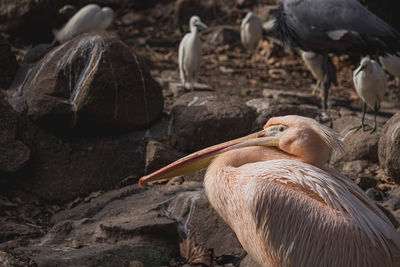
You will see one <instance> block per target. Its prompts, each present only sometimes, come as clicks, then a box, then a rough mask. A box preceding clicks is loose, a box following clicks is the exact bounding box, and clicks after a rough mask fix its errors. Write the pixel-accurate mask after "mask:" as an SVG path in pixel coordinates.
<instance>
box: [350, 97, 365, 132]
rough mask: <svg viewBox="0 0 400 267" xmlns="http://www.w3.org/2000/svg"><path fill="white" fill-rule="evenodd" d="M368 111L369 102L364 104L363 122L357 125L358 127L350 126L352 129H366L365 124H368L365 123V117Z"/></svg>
mask: <svg viewBox="0 0 400 267" xmlns="http://www.w3.org/2000/svg"><path fill="white" fill-rule="evenodd" d="M366 111H367V103H364V106H363V115H362V119H361V124H360V125H358V126H356V127H353V128H350V131H352V130H356V132H357V131H358V130H360V129H361V128H362V129H363V131H365V125H366V124H364V119H365V112H366Z"/></svg>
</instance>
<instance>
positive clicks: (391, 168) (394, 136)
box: [379, 113, 400, 183]
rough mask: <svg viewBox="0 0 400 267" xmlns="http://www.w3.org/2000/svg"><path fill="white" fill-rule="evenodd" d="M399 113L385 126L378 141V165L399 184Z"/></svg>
mask: <svg viewBox="0 0 400 267" xmlns="http://www.w3.org/2000/svg"><path fill="white" fill-rule="evenodd" d="M399 129H400V113H397V114H396V115H394V116H393V117H392V118H390V120H388V121H387V122H386V124H385V127H384V128H383V130H382V137H381V138H380V140H379V163H380V165H381V166H382V168H383V169H384V171H385V173H386V174H387V175H388V176H390V177H391V178H393V179H394V180H395V182H396V183H400V131H399Z"/></svg>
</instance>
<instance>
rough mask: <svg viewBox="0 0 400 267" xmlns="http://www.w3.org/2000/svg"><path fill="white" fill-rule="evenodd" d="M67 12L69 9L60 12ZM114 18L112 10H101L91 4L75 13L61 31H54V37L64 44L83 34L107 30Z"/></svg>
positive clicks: (104, 8)
mask: <svg viewBox="0 0 400 267" xmlns="http://www.w3.org/2000/svg"><path fill="white" fill-rule="evenodd" d="M64 9H65V11H64ZM67 10H69V9H66V7H64V8H62V9H60V11H59V12H60V13H65V12H66V11H67ZM113 18H114V11H113V10H112V9H111V8H109V7H103V8H101V7H100V6H98V5H95V4H90V5H87V6H84V7H82V8H81V9H80V10H79V11H78V12H77V13H75V15H73V16H72V18H70V20H69V21H68V22H67V24H65V25H64V27H62V28H61V29H60V30H54V35H55V37H56V40H57V41H58V42H59V43H61V44H62V43H65V42H66V41H68V40H70V39H72V38H73V37H75V36H77V35H79V34H81V33H85V32H98V31H103V30H105V29H107V27H108V26H110V24H111V22H112V21H113Z"/></svg>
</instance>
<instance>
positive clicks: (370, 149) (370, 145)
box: [332, 116, 381, 168]
mask: <svg viewBox="0 0 400 267" xmlns="http://www.w3.org/2000/svg"><path fill="white" fill-rule="evenodd" d="M359 124H360V119H359V118H357V117H354V116H345V117H342V118H339V119H337V120H335V121H333V127H332V128H333V130H335V131H336V132H338V133H339V134H340V135H341V136H342V138H343V139H342V141H343V143H344V148H345V151H344V152H337V153H334V154H333V155H332V163H334V165H335V166H336V167H339V168H341V167H343V166H344V164H345V163H348V162H351V161H356V160H366V161H369V162H372V163H378V142H379V138H380V136H381V133H380V132H375V133H372V134H371V133H370V132H369V131H365V132H364V131H363V130H362V129H360V130H359V131H355V130H351V128H353V127H355V126H358V125H359Z"/></svg>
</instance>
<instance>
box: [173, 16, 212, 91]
mask: <svg viewBox="0 0 400 267" xmlns="http://www.w3.org/2000/svg"><path fill="white" fill-rule="evenodd" d="M189 25H190V33H187V34H186V35H185V36H184V37H183V39H182V41H181V43H180V44H179V51H178V54H179V71H180V75H181V81H182V85H183V87H185V88H186V82H188V81H189V82H190V89H191V90H192V91H193V90H194V82H195V81H196V79H197V75H198V71H199V67H200V63H201V40H200V37H199V29H206V28H207V25H205V24H204V23H203V22H202V21H201V20H200V18H199V17H198V16H193V17H191V18H190V24H189Z"/></svg>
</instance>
